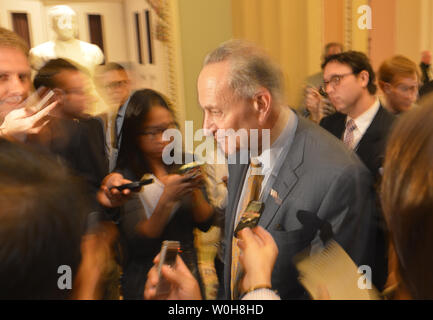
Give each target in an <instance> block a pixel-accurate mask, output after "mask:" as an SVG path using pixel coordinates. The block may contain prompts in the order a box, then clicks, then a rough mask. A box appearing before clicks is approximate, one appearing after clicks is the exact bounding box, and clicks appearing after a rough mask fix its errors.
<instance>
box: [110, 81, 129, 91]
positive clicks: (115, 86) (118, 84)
mask: <svg viewBox="0 0 433 320" xmlns="http://www.w3.org/2000/svg"><path fill="white" fill-rule="evenodd" d="M127 84H129V80H120V81H112V82H110V83H108V84H107V85H106V86H105V88H106V89H111V90H113V89H118V88H121V87H124V86H126V85H127Z"/></svg>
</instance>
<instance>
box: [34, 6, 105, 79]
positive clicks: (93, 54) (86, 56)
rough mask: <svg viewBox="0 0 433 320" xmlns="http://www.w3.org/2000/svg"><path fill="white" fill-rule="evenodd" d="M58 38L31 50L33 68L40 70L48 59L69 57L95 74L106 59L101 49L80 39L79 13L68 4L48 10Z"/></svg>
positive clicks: (90, 73) (91, 73)
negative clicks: (96, 68) (78, 35)
mask: <svg viewBox="0 0 433 320" xmlns="http://www.w3.org/2000/svg"><path fill="white" fill-rule="evenodd" d="M48 15H49V18H50V20H51V25H52V28H53V30H54V32H55V33H56V39H55V40H53V41H48V42H44V43H42V44H40V45H38V46H36V47H34V48H32V49H31V50H30V63H31V65H32V68H33V69H35V70H39V69H40V68H41V67H42V66H43V65H44V64H45V63H46V62H47V61H48V60H50V59H55V58H66V59H69V60H71V61H73V62H75V63H76V64H78V65H79V66H81V67H83V68H84V69H85V70H87V71H88V72H89V75H91V76H92V75H93V73H94V70H95V67H96V66H97V65H99V64H101V63H102V62H103V61H104V54H103V53H102V51H101V49H100V48H99V47H98V46H96V45H94V44H91V43H88V42H84V41H81V40H78V39H77V38H76V35H77V30H78V28H77V15H76V13H75V11H74V10H72V9H71V8H70V7H68V6H64V5H60V6H55V7H53V8H52V9H50V10H49V12H48Z"/></svg>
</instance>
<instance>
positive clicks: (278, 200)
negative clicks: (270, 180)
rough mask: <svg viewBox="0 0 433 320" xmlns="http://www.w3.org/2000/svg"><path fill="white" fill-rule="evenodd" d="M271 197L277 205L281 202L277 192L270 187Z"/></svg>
mask: <svg viewBox="0 0 433 320" xmlns="http://www.w3.org/2000/svg"><path fill="white" fill-rule="evenodd" d="M271 197H272V198H274V200H275V202H276V203H277V204H278V205H281V204H282V203H283V201H281V199H280V197H279V196H278V192H277V191H275V190H274V189H271Z"/></svg>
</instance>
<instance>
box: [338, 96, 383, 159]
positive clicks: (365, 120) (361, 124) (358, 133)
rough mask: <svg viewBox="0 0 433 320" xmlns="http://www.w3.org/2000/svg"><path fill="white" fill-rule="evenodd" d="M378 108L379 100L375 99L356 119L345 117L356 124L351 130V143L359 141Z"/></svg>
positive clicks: (356, 144) (355, 144)
mask: <svg viewBox="0 0 433 320" xmlns="http://www.w3.org/2000/svg"><path fill="white" fill-rule="evenodd" d="M379 108H380V102H379V99H376V101H375V102H374V103H373V104H372V105H371V107H370V108H368V109H367V110H366V111H365V112H364V113H362V114H361V115H360V116H358V117H357V118H356V119H353V118H351V117H349V116H347V118H346V122H347V121H349V119H352V120H353V121H354V122H355V124H356V129H355V130H353V145H354V146H355V148H354V149H355V150H356V146H358V143H359V141H361V139H362V136H363V135H364V134H365V132H366V131H367V129H368V127H369V126H370V124H371V122H372V121H373V119H374V117H375V116H376V113H377V111H379ZM345 136H346V131H344V137H343V141H344V138H345Z"/></svg>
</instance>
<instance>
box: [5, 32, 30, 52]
mask: <svg viewBox="0 0 433 320" xmlns="http://www.w3.org/2000/svg"><path fill="white" fill-rule="evenodd" d="M0 47H7V48H15V49H18V50H21V51H22V52H23V53H24V55H25V56H26V57H28V56H29V47H28V45H27V43H26V42H25V41H24V39H23V38H21V37H20V36H19V35H17V34H16V33H15V32H13V31H11V30H8V29H5V28H2V27H0Z"/></svg>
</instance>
